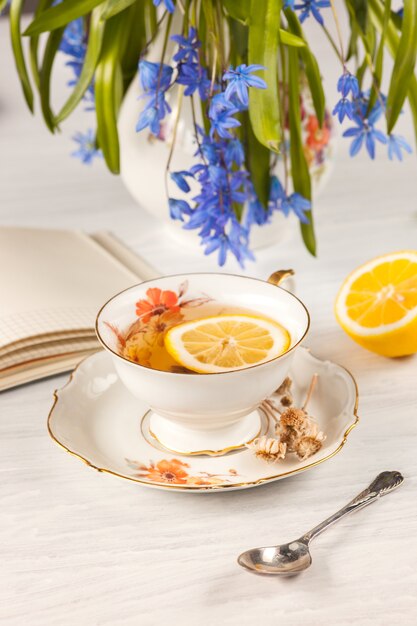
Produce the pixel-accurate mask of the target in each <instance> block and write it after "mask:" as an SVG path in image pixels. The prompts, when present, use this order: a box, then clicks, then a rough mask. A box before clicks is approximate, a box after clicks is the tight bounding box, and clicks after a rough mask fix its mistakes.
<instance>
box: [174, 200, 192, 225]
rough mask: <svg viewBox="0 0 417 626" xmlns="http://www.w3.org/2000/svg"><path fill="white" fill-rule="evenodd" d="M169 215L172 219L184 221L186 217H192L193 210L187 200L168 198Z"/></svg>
mask: <svg viewBox="0 0 417 626" xmlns="http://www.w3.org/2000/svg"><path fill="white" fill-rule="evenodd" d="M168 204H169V214H170V217H171V219H173V220H180V221H181V222H183V221H184V215H191V213H192V210H191V207H190V205H189V204H188V202H186V201H185V200H177V199H176V198H168Z"/></svg>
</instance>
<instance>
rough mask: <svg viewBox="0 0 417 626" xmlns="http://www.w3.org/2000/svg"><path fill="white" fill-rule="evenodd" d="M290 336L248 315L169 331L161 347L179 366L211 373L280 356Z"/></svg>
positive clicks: (193, 323)
mask: <svg viewBox="0 0 417 626" xmlns="http://www.w3.org/2000/svg"><path fill="white" fill-rule="evenodd" d="M290 341H291V340H290V335H289V333H288V331H287V330H285V328H283V327H282V326H280V325H279V324H278V323H276V322H273V321H272V320H267V319H264V318H261V317H255V316H251V315H217V316H214V317H206V318H205V319H199V320H192V321H190V322H185V323H184V324H179V325H178V326H174V328H171V329H170V330H169V331H168V332H167V334H166V335H165V347H166V349H167V350H168V352H169V353H170V355H171V356H172V357H173V358H174V359H175V360H176V361H177V362H178V363H180V365H182V366H183V367H186V368H188V369H190V370H192V371H194V372H199V373H201V374H213V373H217V372H226V371H230V370H238V369H243V368H245V367H250V366H251V365H258V364H259V363H264V362H265V361H269V360H271V359H274V358H275V357H277V356H279V355H281V354H283V353H284V352H285V351H286V350H288V348H289V346H290Z"/></svg>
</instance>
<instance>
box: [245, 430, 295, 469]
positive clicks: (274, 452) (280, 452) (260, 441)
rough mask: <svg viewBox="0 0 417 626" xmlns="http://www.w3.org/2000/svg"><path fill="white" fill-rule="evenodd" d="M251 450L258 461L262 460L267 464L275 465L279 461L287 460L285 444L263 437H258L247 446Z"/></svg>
mask: <svg viewBox="0 0 417 626" xmlns="http://www.w3.org/2000/svg"><path fill="white" fill-rule="evenodd" d="M247 447H248V448H249V450H252V452H253V453H254V454H255V456H256V457H257V458H258V459H262V460H263V461H266V462H267V463H275V462H276V461H278V460H279V459H285V454H286V451H287V446H286V444H285V443H283V442H281V441H279V439H274V438H273V437H267V436H266V435H263V436H262V437H258V438H257V439H255V440H254V441H252V443H249V444H247Z"/></svg>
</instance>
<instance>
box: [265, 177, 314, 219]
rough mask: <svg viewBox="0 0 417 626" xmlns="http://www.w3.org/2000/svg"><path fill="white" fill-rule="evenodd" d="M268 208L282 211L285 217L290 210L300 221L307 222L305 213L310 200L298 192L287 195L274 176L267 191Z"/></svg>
mask: <svg viewBox="0 0 417 626" xmlns="http://www.w3.org/2000/svg"><path fill="white" fill-rule="evenodd" d="M269 208H270V209H272V210H277V211H282V213H284V215H285V217H288V216H289V214H290V213H291V212H292V213H294V214H295V215H296V216H297V217H298V219H299V220H300V222H302V223H303V224H308V223H309V219H308V217H307V216H306V215H305V213H306V212H307V211H310V209H311V202H310V201H309V200H307V198H304V196H302V195H301V194H300V193H292V194H291V195H289V196H288V195H287V194H286V192H285V189H284V187H283V186H282V184H281V182H280V180H279V179H278V178H277V177H276V176H272V177H271V189H270V192H269Z"/></svg>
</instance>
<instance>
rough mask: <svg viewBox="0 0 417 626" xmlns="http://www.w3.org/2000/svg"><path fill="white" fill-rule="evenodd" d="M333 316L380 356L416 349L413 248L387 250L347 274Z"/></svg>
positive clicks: (416, 277) (416, 258)
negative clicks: (393, 251)
mask: <svg viewBox="0 0 417 626" xmlns="http://www.w3.org/2000/svg"><path fill="white" fill-rule="evenodd" d="M335 313H336V318H337V320H338V322H339V323H340V325H341V326H342V328H343V329H344V330H345V331H346V332H347V333H348V335H350V337H352V339H354V340H355V341H356V342H357V343H359V344H360V345H361V346H363V347H364V348H367V349H368V350H371V351H373V352H376V353H378V354H381V355H384V356H391V357H396V356H405V355H408V354H414V353H416V352H417V250H406V251H402V252H395V253H392V254H387V255H385V256H382V257H377V258H376V259H373V260H372V261H369V262H368V263H366V264H365V265H362V266H361V267H359V268H357V269H356V270H355V271H354V272H352V273H351V274H350V276H348V277H347V279H346V280H345V282H344V283H343V285H342V287H341V288H340V291H339V293H338V295H337V298H336V303H335Z"/></svg>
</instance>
